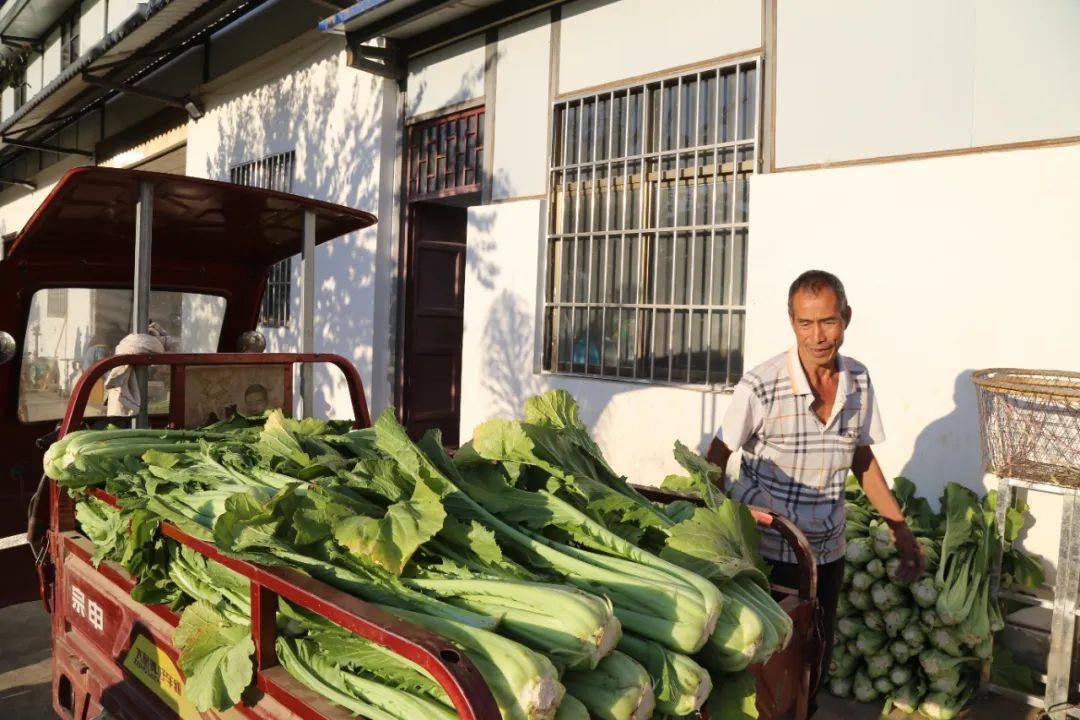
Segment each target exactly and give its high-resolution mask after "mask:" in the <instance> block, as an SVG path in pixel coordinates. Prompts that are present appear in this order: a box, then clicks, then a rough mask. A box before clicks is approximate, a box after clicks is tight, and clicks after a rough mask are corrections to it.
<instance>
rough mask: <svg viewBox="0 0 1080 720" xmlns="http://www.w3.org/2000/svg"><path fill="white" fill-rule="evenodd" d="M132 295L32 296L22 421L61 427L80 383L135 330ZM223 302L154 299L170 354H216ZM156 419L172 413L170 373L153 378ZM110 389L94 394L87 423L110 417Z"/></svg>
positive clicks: (69, 291)
mask: <svg viewBox="0 0 1080 720" xmlns="http://www.w3.org/2000/svg"><path fill="white" fill-rule="evenodd" d="M131 294H132V293H131V290H124V289H97V288H50V289H47V290H38V291H37V292H36V293H34V297H33V300H32V301H31V303H30V315H29V318H28V321H27V325H26V334H25V337H24V341H23V357H22V368H21V372H20V378H19V420H20V421H22V422H26V423H32V422H42V421H47V420H59V419H60V418H62V417H63V416H64V412H65V410H66V409H67V403H68V398H69V397H70V395H71V392H72V390H74V388H75V383H76V381H77V380H78V379H79V376H81V375H82V374H83V373H84V372H85V371H86V369H87V368H89V367H90V366H91V365H93V364H94V363H95V362H97V361H98V360H101V359H103V358H107V357H111V356H112V355H114V354H115V349H116V346H117V345H118V344H119V343H120V341H121V340H122V339H123V338H124V337H125V336H126V335H128V334H129V332H130V327H131ZM224 317H225V299H224V298H221V297H216V296H213V295H203V294H199V293H186V292H171V291H154V292H152V293H151V295H150V320H151V323H154V324H155V331H156V332H160V333H163V334H164V335H167V336H168V338H169V341H170V350H171V351H172V352H185V353H203V352H216V351H217V347H218V336H219V335H220V334H221V323H222V320H223V318H224ZM149 394H150V412H151V413H164V412H168V409H169V370H168V368H165V367H160V368H157V367H155V368H151V370H150V384H149ZM106 402H107V398H106V394H105V388H104V382H103V381H102V380H99V381H98V382H97V383H96V384H95V386H94V388H93V390H92V391H91V393H90V399H89V401H88V402H87V405H86V416H87V417H94V416H101V415H104V414H105V410H106Z"/></svg>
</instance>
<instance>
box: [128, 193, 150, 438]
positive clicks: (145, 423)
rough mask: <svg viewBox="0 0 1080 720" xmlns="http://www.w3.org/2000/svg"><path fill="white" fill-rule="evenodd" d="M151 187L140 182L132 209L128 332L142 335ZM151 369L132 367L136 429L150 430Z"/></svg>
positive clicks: (147, 309)
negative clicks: (136, 397)
mask: <svg viewBox="0 0 1080 720" xmlns="http://www.w3.org/2000/svg"><path fill="white" fill-rule="evenodd" d="M153 228H154V186H153V184H151V183H148V182H143V183H139V202H138V204H137V205H136V206H135V282H134V288H133V290H134V291H133V293H132V300H131V332H133V333H144V332H146V330H147V327H148V326H149V325H150V252H151V248H152V247H153V241H154V237H153V235H154V233H153ZM149 372H150V368H148V367H146V366H140V367H136V368H135V382H136V383H137V385H138V388H139V414H138V415H137V416H136V418H135V427H137V428H148V427H150V413H149V405H150V398H149V396H148V395H149V384H148V382H147V380H148V378H149Z"/></svg>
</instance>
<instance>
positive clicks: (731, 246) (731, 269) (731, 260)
mask: <svg viewBox="0 0 1080 720" xmlns="http://www.w3.org/2000/svg"><path fill="white" fill-rule="evenodd" d="M741 73H742V68H741V67H740V66H738V65H736V66H735V83H734V100H735V127H734V129H733V133H732V137H733V138H735V139H736V140H738V139H739V115H740V113H741V108H740V98H739V84H740V83H741V82H742V74H741ZM731 152H733V153H734V154H735V155H734V157H733V158H732V161H733V162H734V163H735V164H736V165H738V163H739V148H738V147H736V148H734V149H733V150H732V151H731ZM716 164H717V165H720V158H717V160H716ZM738 184H739V183H738V176H737V175H733V176H732V178H731V208H730V211H731V215H730V219H731V222H732V223H734V222H735V217H736V213H735V206H736V205H737V204H738V198H737V197H736V196H735V193H736V189H737V186H738ZM730 238H731V241H730V242H729V243H728V282H727V287H725V288H724V295H725V296H726V297H725V298H724V300H727V301H728V304H733V303H731V302H730V301H731V300H732V299H733V298H734V295H733V294H732V293H733V287H734V284H735V231H734V230H733V231H731V234H730ZM727 318H728V324H727V357H726V362H725V363H724V365H725V367H724V384H725V385H730V384H731V358H732V347H731V329H732V328H733V327H734V326H735V313H732V312H729V313H727Z"/></svg>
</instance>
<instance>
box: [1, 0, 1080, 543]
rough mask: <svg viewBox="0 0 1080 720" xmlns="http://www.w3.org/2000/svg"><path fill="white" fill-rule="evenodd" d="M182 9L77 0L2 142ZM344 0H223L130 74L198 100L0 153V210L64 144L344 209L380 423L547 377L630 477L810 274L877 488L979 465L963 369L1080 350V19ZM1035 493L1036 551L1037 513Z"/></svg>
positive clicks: (332, 319)
mask: <svg viewBox="0 0 1080 720" xmlns="http://www.w3.org/2000/svg"><path fill="white" fill-rule="evenodd" d="M174 4H176V3H161V2H158V3H149V4H145V3H144V4H142V5H138V6H137V5H136V4H134V3H128V4H126V5H125V4H124V3H123V2H120V1H119V0H109V1H108V2H106V0H97V1H96V2H83V3H81V5H78V10H79V15H78V17H79V22H78V27H79V32H78V38H77V39H78V42H80V43H83V45H82V46H80V48H76V50H75V51H73V50H71V47H72V45H71V40H70V36H71V32H72V31H71V24H70V21H68V25H67V27H68V30H67V31H65V30H64V27H65V26H64V25H63V22H65V21H63V20H58V21H57V22H58V23H60V24H58V25H57V26H56V27H55V28H54V29H51V30H49V31H48V32H47V33H45V35H44V41H43V45H41V46H40V48H39V49H40V50H41V51H40V52H38V49H33V48H32V49H30V50H29V54H28V55H27V60H26V62H25V70H26V80H25V85H23V86H22V89H17V88H13V87H9V88H7V89H6V90H4V92H3V95H2V102H0V109H2V117H0V128H2V129H3V132H4V137H5V139H7V138H8V137H9V132H10V131H11V126H10V125H9V123H10V122H11V120H12V118H16V117H17V113H18V112H19V106H17V100H22V101H23V103H27V102H32V100H33V98H34V97H35V96H37V95H41V94H43V93H48V92H50V87H53V90H52V91H51V92H54V93H55V92H60V91H61V90H62V88H57V87H55V85H51V84H53V83H56V82H57V80H58V79H62V78H63V72H64V67H65V62H67V63H68V64H70V63H71V62H74V61H73V60H72V59H71V58H72V56H71V53H72V52H75V56H74V57H76V58H77V57H78V56H79V53H78V52H77V50H79V49H84V50H85V49H86V48H89V47H90V45H89V44H92V43H99V44H100V43H102V42H106V41H107V40H108V37H109V33H110V32H112V33H115V32H116V29H117V28H120V29H121V30H122V29H123V25H124V22H126V21H127V19H128V18H129V17H131V16H132V13H134V14H136V15H138V14H139V13H142V14H143V15H142V17H143V21H144V24H143V25H140V26H139V27H145V26H146V25H147V24H149V23H150V21H151V20H152V19H153V13H154V12H163V11H165V10H167V9H168V7H169V6H170V5H174ZM190 4H191V5H193V6H194V5H199V3H195V2H192V3H190ZM203 4H204V5H205V4H208V5H215V3H203ZM334 4H339V5H346V4H347V3H325V2H314V1H312V2H307V0H278V1H277V2H264V3H233V5H235V6H236V8H237V9H236V10H235V15H234V18H233V19H232V20H231V21H230V22H229V23H224V24H221V25H218V26H215V28H216V29H214V30H213V32H210V33H207V34H206V35H205V37H202V38H201V39H200V40H199V43H198V44H197V46H196V45H192V46H191V48H190V49H189V50H186V51H184V52H183V53H181V54H178V55H177V56H176V57H175V58H173V59H171V60H170V62H169V63H164V64H162V65H160V67H152V68H150V69H149V70H147V71H146V72H145V73H144V74H142V75H140V76H139V78H138V83H139V87H142V88H144V89H145V88H153V89H154V90H156V91H158V92H161V93H164V92H167V93H169V94H170V95H172V96H177V97H180V96H183V98H191V99H194V100H196V101H197V103H198V106H199V111H198V113H195V114H192V113H187V114H185V113H184V111H183V110H182V108H173V110H175V112H172V111H170V113H168V114H164V115H163V114H162V112H161V108H160V105H156V104H155V102H154V101H152V100H150V99H147V98H146V97H142V96H139V95H137V94H133V93H126V92H119V93H117V94H116V95H115V96H113V97H110V98H108V99H107V100H105V101H102V102H101V104H100V105H98V106H95V107H94V108H93V109H91V111H90V112H88V113H86V114H85V115H83V116H80V117H79V118H78V120H77V121H76V122H74V123H73V124H68V125H65V126H64V127H63V128H61V129H60V130H59V131H58V132H56V133H55V136H52V137H51V138H49V139H48V141H47V142H46V141H45V140H42V139H41V138H40V137H39V138H38V139H37V140H35V142H36V143H37V144H39V145H45V144H47V145H53V146H59V147H73V148H81V149H83V150H84V151H86V152H87V153H89V156H86V155H77V154H63V153H55V152H50V151H48V150H42V149H36V150H35V149H26V148H22V149H20V148H14V147H10V148H4V149H2V150H3V152H5V153H6V154H4V155H0V179H3V180H5V181H6V182H8V183H12V182H18V181H29V185H32V186H33V187H32V188H31V187H27V186H24V185H18V184H8V185H7V186H6V189H4V190H3V191H2V192H0V229H2V230H3V232H5V233H6V232H15V231H18V229H19V228H20V227H21V226H22V224H23V223H25V221H26V220H27V219H28V218H29V216H30V214H31V213H32V212H33V209H34V208H35V207H36V206H37V204H39V203H40V201H41V200H42V199H43V198H44V197H45V195H46V194H47V192H48V190H49V188H50V186H51V184H52V183H55V181H56V179H57V178H58V177H59V176H60V175H61V174H62V173H63V171H65V170H66V169H67V168H69V167H72V166H73V165H77V164H83V163H87V162H99V163H108V164H114V165H120V166H129V167H134V166H141V167H145V168H150V169H163V170H167V171H172V172H185V173H187V174H190V175H195V176H200V177H209V178H215V179H220V180H232V181H236V182H249V183H254V184H264V185H266V186H270V187H280V188H281V189H289V190H291V191H292V192H295V193H298V194H301V195H309V196H314V197H318V198H321V199H325V200H329V201H332V202H337V203H342V204H346V205H351V206H355V207H359V208H362V209H364V210H369V211H371V212H374V213H375V214H376V215H378V217H379V218H380V222H379V224H378V225H377V226H376V227H374V228H371V229H369V230H367V231H364V232H361V233H359V234H357V235H355V236H349V237H346V238H342V239H340V240H338V241H335V242H334V243H331V244H328V245H325V246H321V247H320V249H319V251H318V286H317V288H316V291H317V309H316V327H317V333H316V348H317V350H319V351H327V352H339V353H341V354H343V355H345V356H347V357H349V358H351V359H352V360H353V361H354V362H356V364H357V366H358V367H359V368H360V371H361V374H362V376H363V377H364V379H365V382H366V389H367V392H368V395H369V398H368V399H369V402H370V404H371V406H372V408H373V410H374V411H375V412H378V411H381V410H382V409H383V408H385V407H387V406H390V405H395V406H398V407H399V408H400V409H401V411H402V413H403V415H404V418H405V420H406V422H407V423H408V424H409V425H410V427H411V428H413V429H414V430H420V429H423V428H425V427H441V428H442V429H443V432H444V436H446V437H448V438H450V439H457V438H460V439H461V440H462V441H464V440H465V439H467V438H468V437H469V435H470V434H471V430H472V428H473V427H475V425H476V424H478V423H479V422H482V421H484V420H486V419H488V418H491V417H495V416H506V415H513V414H517V413H520V411H521V407H522V404H523V402H524V400H525V399H526V398H527V397H528V396H530V395H532V394H535V393H537V392H542V391H544V390H546V389H550V388H565V389H567V390H569V391H570V392H571V393H573V395H574V396H575V397H576V398H577V399H578V401H579V403H580V404H581V407H582V412H583V416H584V418H585V419H586V421H587V422H588V424H589V425H590V427H591V428H592V430H593V432H594V435H595V437H596V438H597V440H598V442H599V443H600V444H601V446H602V447H603V449H604V451H605V453H606V454H607V457H608V458H609V460H610V461H611V463H612V465H613V466H614V467H616V468H617V469H620V470H621V471H622V472H624V473H626V474H628V475H629V476H630V477H631V478H632V479H633V480H635V481H640V482H658V481H660V480H661V479H662V478H663V477H664V475H665V474H667V473H668V472H670V471H672V469H673V461H672V460H671V447H672V445H673V443H674V441H675V440H676V439H678V440H681V441H683V442H685V443H687V444H688V445H690V446H691V447H695V448H698V449H701V450H704V448H705V447H706V446H707V444H708V442H709V440H710V438H711V437H712V436H713V434H714V432H715V430H716V428H717V427H718V426H719V424H720V421H721V418H722V417H723V414H724V411H725V409H726V407H727V404H728V400H729V397H730V395H729V389H730V387H731V386H732V384H733V383H734V382H737V380H738V377H739V376H740V374H741V373H742V372H743V370H744V369H748V368H750V367H752V366H753V365H755V364H756V363H758V362H760V361H762V360H764V359H766V358H768V357H770V356H772V355H774V354H776V353H778V352H781V351H783V350H784V349H785V348H787V347H788V346H789V345H790V330H789V326H788V325H787V318H786V309H785V303H786V290H787V285H788V283H790V281H791V280H792V279H793V278H794V277H795V276H796V275H797V274H798V273H799V272H801V271H803V270H805V269H808V268H811V267H821V268H824V269H827V270H831V271H833V272H835V273H837V274H838V275H839V276H840V277H841V278H842V279H843V280H844V282H845V284H846V286H847V289H848V293H849V297H850V300H851V304H852V306H853V309H854V318H853V323H852V326H851V328H850V330H849V334H848V340H847V343H846V345H845V352H846V353H849V354H851V355H852V356H854V357H857V358H858V359H859V360H860V361H862V362H863V363H865V364H866V365H867V366H868V368H869V369H870V373H871V375H872V377H873V380H874V383H875V385H876V387H877V389H878V394H879V398H878V401H879V404H880V407H881V409H882V413H883V416H884V422H885V429H886V433H887V435H888V440H887V442H886V443H884V444H883V445H882V446H881V447H880V449H878V450H877V453H878V456H879V458H880V460H881V463H882V466H883V468H884V469H885V472H886V473H887V474H891V475H898V474H904V475H906V476H908V477H910V478H911V479H912V480H914V481H915V482H916V483H917V484H918V485H919V486H920V488H921V490H922V491H923V493H924V494H925V495H927V496H929V497H931V498H935V497H937V495H938V494H939V493H940V490H941V489H942V488H943V487H944V484H945V483H946V482H949V481H958V482H962V483H964V484H967V485H971V486H973V487H979V486H982V484H983V473H982V469H981V464H980V460H979V446H978V418H977V412H976V408H975V403H974V390H973V387H972V385H971V383H970V381H969V379H968V377H969V374H970V371H971V370H972V369H976V368H981V367H993V366H1004V367H1044V368H1059V369H1075V367H1076V358H1077V357H1078V356H1080V319H1078V318H1080V289H1078V288H1080V283H1078V282H1077V269H1078V268H1080V236H1078V234H1077V230H1076V228H1077V227H1080V202H1077V201H1076V191H1075V187H1076V183H1077V179H1078V178H1080V95H1078V94H1077V93H1076V92H1075V90H1074V89H1075V87H1076V86H1077V85H1078V84H1080V49H1077V46H1076V44H1075V41H1074V38H1075V37H1076V36H1077V34H1078V31H1080V6H1077V5H1076V4H1075V3H1072V2H1069V1H1068V0H1039V2H1036V3H1008V2H1000V1H998V0H962V1H960V2H950V3H940V2H934V1H933V0H916V1H915V2H911V3H906V4H902V5H896V4H887V3H864V2H857V1H856V0H837V1H835V2H829V3H825V4H821V3H799V2H795V1H794V0H679V1H678V2H675V3H672V2H661V1H660V0H574V1H573V2H535V1H534V2H509V1H504V2H473V3H461V2H442V3H440V2H416V1H415V0H382V1H381V2H379V1H376V2H371V1H369V2H365V3H360V4H359V5H358V6H355V7H352V8H342V10H341V12H340V13H339V14H338V15H335V16H332V17H330V18H325V17H324V16H325V15H326V14H327V13H328V10H327V7H328V6H329V5H334ZM16 5H18V3H9V4H8V6H5V9H4V11H8V7H12V8H13V7H15V6H16ZM128 5H130V6H131V7H128ZM223 5H224V3H223ZM159 6H160V7H159ZM74 7H76V4H73V8H74ZM0 12H3V11H0ZM8 12H10V11H8ZM192 12H193V13H194V12H195V11H192ZM65 17H74V16H65ZM114 23H115V24H114ZM2 26H3V20H0V27H2ZM137 31H138V29H137V28H136V29H132V30H130V31H129V32H131V33H135V32H137ZM95 32H100V36H98V35H94V33H95ZM129 37H130V36H129ZM195 37H197V38H198V37H199V36H197V35H196V36H195ZM65 42H66V43H67V45H66V46H65ZM117 42H123V40H119V41H117ZM65 47H66V48H67V50H65ZM95 47H97V46H96V45H95ZM20 93H21V94H20ZM17 95H18V97H16V96H17ZM195 115H197V117H196V116H195ZM16 150H18V152H15V151H16ZM297 265H298V264H296V263H294V264H293V265H292V266H283V267H282V268H280V269H279V270H277V271H275V273H276V275H275V278H272V283H271V293H270V294H268V299H267V301H266V302H265V304H264V321H265V327H264V329H265V332H266V334H267V336H268V338H269V340H270V346H271V348H274V349H282V350H286V349H291V348H296V347H297V344H298V335H297V330H296V323H295V319H296V318H298V317H299V293H298V290H297V284H298V282H299V268H298V267H297ZM321 380H322V382H321V383H320V384H319V394H320V396H321V397H320V399H319V402H320V403H321V404H322V405H321V407H322V408H323V409H324V410H325V411H326V412H327V413H329V414H337V413H341V412H345V411H346V410H347V408H348V404H347V401H346V394H347V390H346V389H345V385H344V382H343V380H342V379H341V378H334V377H329V376H325V377H323V378H321ZM1034 501H1035V499H1034V498H1033V502H1034ZM1050 502H1051V503H1052V501H1050ZM1034 510H1035V511H1036V513H1037V517H1038V518H1039V521H1038V523H1037V525H1036V530H1035V531H1034V533H1033V535H1032V537H1031V538H1030V541H1029V546H1030V547H1031V549H1032V550H1034V551H1036V552H1043V553H1044V554H1047V555H1050V556H1054V555H1055V552H1056V551H1055V548H1056V542H1057V536H1058V535H1057V530H1056V528H1050V527H1049V526H1050V525H1051V524H1053V522H1054V520H1052V519H1051V518H1056V517H1057V516H1058V513H1057V512H1056V510H1055V509H1054V508H1053V507H1052V505H1051V506H1048V507H1045V508H1043V507H1039V506H1037V507H1035V508H1034ZM1044 518H1045V520H1044ZM1051 530H1053V532H1051Z"/></svg>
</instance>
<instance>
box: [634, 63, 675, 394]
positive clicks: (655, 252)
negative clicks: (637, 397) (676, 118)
mask: <svg viewBox="0 0 1080 720" xmlns="http://www.w3.org/2000/svg"><path fill="white" fill-rule="evenodd" d="M657 88H658V89H657V93H656V94H657V97H658V98H659V111H658V113H657V117H658V118H659V121H658V122H657V125H656V129H657V133H656V148H655V149H656V150H659V149H660V148H661V147H663V145H664V83H660V84H659V85H658V86H657ZM661 162H662V160H661V159H660V156H659V155H657V157H656V172H657V176H658V180H657V182H656V200H655V205H654V206H653V209H654V211H655V212H656V226H657V227H658V226H659V225H660V193H661V191H662V188H663V184H664V183H663V181H662V179H659V178H661V177H662V176H663V172H664V171H663V168H662V167H661V165H660V163H661ZM641 181H642V183H644V182H645V173H644V172H643V173H642V177H641ZM672 237H673V238H674V235H673V236H672ZM652 256H653V271H652V281H653V283H652V285H653V287H652V301H653V303H656V295H657V291H658V289H659V285H660V283H659V282H657V281H658V280H659V278H660V233H659V232H657V231H655V230H654V231H653V247H652ZM656 318H657V311H655V310H654V311H653V313H652V327H650V328H649V350H650V352H649V379H651V380H655V379H656Z"/></svg>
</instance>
